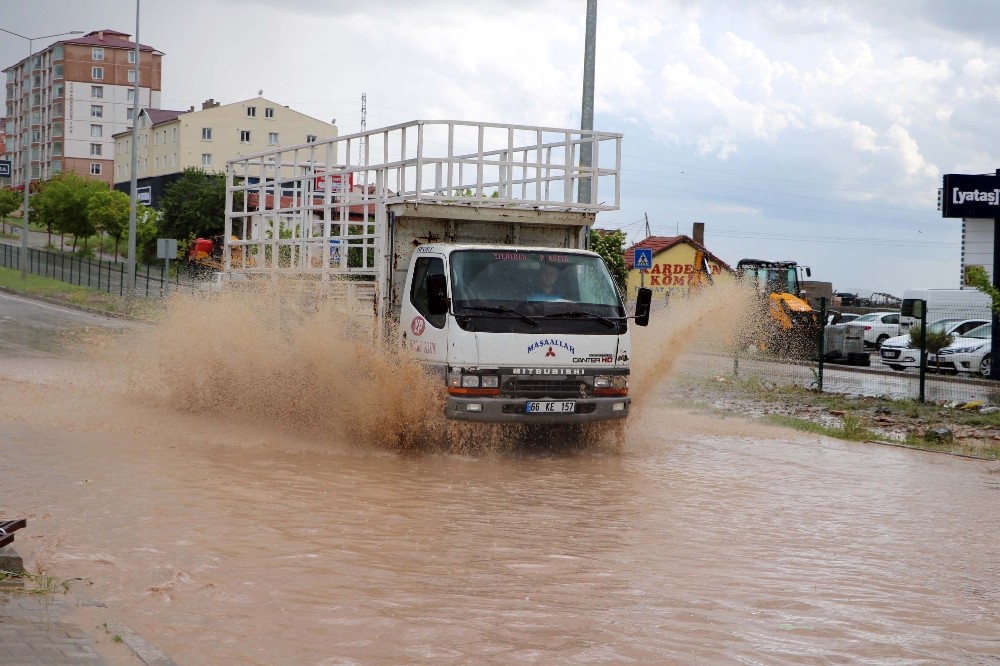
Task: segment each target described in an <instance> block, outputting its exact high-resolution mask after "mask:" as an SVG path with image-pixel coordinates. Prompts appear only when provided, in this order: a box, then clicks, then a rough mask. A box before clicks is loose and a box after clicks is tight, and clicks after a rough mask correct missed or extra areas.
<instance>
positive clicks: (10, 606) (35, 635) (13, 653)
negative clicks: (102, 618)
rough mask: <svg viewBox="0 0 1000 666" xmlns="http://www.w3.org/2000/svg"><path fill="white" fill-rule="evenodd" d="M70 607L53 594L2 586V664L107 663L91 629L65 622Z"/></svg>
mask: <svg viewBox="0 0 1000 666" xmlns="http://www.w3.org/2000/svg"><path fill="white" fill-rule="evenodd" d="M70 610H71V607H70V605H69V603H68V602H66V601H63V600H61V599H59V598H58V597H54V596H53V595H48V594H46V595H38V594H30V593H27V592H21V591H17V590H14V589H10V588H3V587H0V664H6V665H7V666H29V665H30V666H82V665H83V664H87V665H89V666H106V664H107V662H106V661H105V660H104V658H103V657H101V655H100V654H99V653H98V652H97V649H96V641H95V639H94V637H93V636H92V635H91V632H89V631H85V630H84V629H83V628H82V627H80V626H79V625H77V624H73V623H71V622H66V621H65V617H66V616H67V615H68V614H69V612H70ZM137 663H138V662H137Z"/></svg>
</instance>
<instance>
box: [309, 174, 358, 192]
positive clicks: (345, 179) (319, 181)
mask: <svg viewBox="0 0 1000 666" xmlns="http://www.w3.org/2000/svg"><path fill="white" fill-rule="evenodd" d="M327 179H329V180H330V191H331V192H344V191H350V190H351V188H352V187H354V173H353V172H352V173H342V172H336V173H324V172H322V171H318V172H316V177H315V178H314V180H315V182H316V191H317V192H325V191H326V181H327Z"/></svg>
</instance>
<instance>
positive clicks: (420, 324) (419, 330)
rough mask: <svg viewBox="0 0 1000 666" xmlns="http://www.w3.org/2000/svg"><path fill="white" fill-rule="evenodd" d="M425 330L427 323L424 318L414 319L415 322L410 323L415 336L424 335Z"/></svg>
mask: <svg viewBox="0 0 1000 666" xmlns="http://www.w3.org/2000/svg"><path fill="white" fill-rule="evenodd" d="M425 328H427V322H425V321H424V318H423V317H420V316H417V317H414V318H413V321H411V322H410V331H412V332H413V335H423V334H424V329H425Z"/></svg>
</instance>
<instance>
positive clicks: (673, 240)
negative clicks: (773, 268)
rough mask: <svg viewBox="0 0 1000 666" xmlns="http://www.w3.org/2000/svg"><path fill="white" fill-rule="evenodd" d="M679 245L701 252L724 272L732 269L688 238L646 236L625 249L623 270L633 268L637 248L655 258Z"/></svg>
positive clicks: (702, 246)
mask: <svg viewBox="0 0 1000 666" xmlns="http://www.w3.org/2000/svg"><path fill="white" fill-rule="evenodd" d="M681 244H687V245H690V246H691V247H693V248H694V249H695V250H701V251H702V252H704V253H705V256H706V257H707V258H708V259H709V261H712V262H715V263H716V264H718V265H719V266H721V267H722V268H724V269H725V270H727V271H730V272H732V270H733V269H732V267H731V266H730V265H729V264H727V263H726V262H724V261H723V260H722V259H720V258H719V257H717V256H715V255H714V254H712V253H711V252H710V251H709V250H708V248H706V247H705V246H704V245H702V244H701V243H698V242H696V241H695V240H694V239H693V238H691V237H690V236H684V235H680V236H647V237H646V238H644V239H642V240H641V241H639V242H638V243H636V244H635V245H632V246H631V247H628V248H626V249H625V268H626V270H632V269H633V268H635V251H636V250H637V249H639V248H649V249H651V250H652V251H653V256H654V257H655V256H656V255H658V254H660V253H661V252H663V251H665V250H669V249H670V248H672V247H674V246H676V245H681Z"/></svg>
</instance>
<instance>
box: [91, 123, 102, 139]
mask: <svg viewBox="0 0 1000 666" xmlns="http://www.w3.org/2000/svg"><path fill="white" fill-rule="evenodd" d="M90 136H92V137H99V136H104V127H103V126H102V125H91V126H90Z"/></svg>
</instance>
